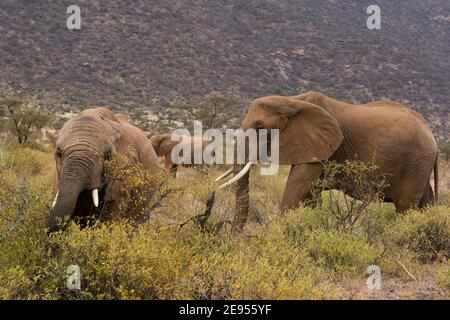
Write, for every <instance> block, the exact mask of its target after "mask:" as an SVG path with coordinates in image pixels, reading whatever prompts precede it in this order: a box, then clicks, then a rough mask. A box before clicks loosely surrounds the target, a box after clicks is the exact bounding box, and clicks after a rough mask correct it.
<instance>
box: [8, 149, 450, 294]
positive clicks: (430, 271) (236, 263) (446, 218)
mask: <svg viewBox="0 0 450 320" xmlns="http://www.w3.org/2000/svg"><path fill="white" fill-rule="evenodd" d="M0 148H1V150H2V151H1V157H0V167H1V168H0V169H1V170H0V185H1V188H0V201H1V215H0V299H1V298H3V299H183V298H184V299H325V298H342V297H343V296H346V295H345V292H346V290H347V288H346V285H345V283H347V282H348V280H349V279H350V280H351V281H353V282H356V283H359V284H360V289H361V290H367V288H366V279H367V275H366V274H365V272H366V270H367V267H368V266H369V265H378V266H380V268H381V272H382V277H383V285H384V283H389V281H391V280H392V281H394V282H395V283H400V284H402V283H414V284H415V285H416V286H417V287H418V288H419V289H418V290H420V286H421V285H422V284H423V283H428V282H430V281H431V282H432V283H434V284H435V291H433V292H432V293H430V295H429V296H427V297H428V298H449V297H450V287H449V285H450V268H449V259H450V256H449V253H450V209H449V206H448V205H449V204H448V203H442V204H441V205H439V206H435V207H430V208H428V209H426V210H423V211H414V210H412V211H410V212H408V213H406V214H404V215H400V216H399V215H397V214H396V213H395V210H394V208H393V206H392V205H391V204H382V203H378V202H372V203H370V204H369V205H367V207H365V208H364V210H363V212H362V213H358V211H356V213H358V214H359V216H358V217H357V219H356V220H355V219H353V220H352V219H350V220H345V219H344V220H343V219H342V216H341V215H339V214H337V213H338V212H337V211H336V207H334V209H332V208H333V202H332V201H335V200H333V199H336V197H339V194H338V193H337V192H336V191H332V192H333V195H334V196H335V198H330V195H329V191H323V192H322V198H323V205H321V206H317V207H316V208H306V207H301V208H298V209H296V210H292V211H291V212H289V213H287V214H286V215H281V214H280V213H279V211H278V209H277V206H278V203H279V202H280V198H281V192H282V186H283V183H284V181H285V178H286V174H287V168H283V169H282V170H281V172H280V174H279V175H277V176H265V177H262V176H259V175H258V173H257V172H256V171H257V170H255V171H253V172H252V178H251V189H250V190H251V203H252V206H251V217H250V222H249V224H248V225H247V227H246V228H245V230H244V232H243V233H240V234H232V233H231V227H230V224H231V222H232V219H233V216H234V196H233V188H228V190H225V191H224V192H223V193H216V198H215V202H214V206H213V210H212V214H211V216H210V217H209V219H208V220H207V221H206V224H205V225H204V228H199V227H198V225H197V224H196V223H195V221H196V220H195V219H192V218H193V217H197V216H199V215H202V214H203V213H204V211H205V205H206V202H207V200H208V199H209V198H210V196H211V193H212V191H213V190H214V189H215V187H217V185H216V184H215V183H214V177H216V176H217V175H218V174H219V172H221V170H222V168H220V169H218V168H209V169H204V170H201V171H195V170H190V169H183V170H181V171H180V177H179V178H177V179H176V180H173V179H171V180H169V181H167V183H168V184H167V186H166V185H165V187H163V188H160V187H158V188H157V189H151V190H153V191H149V190H150V189H149V185H148V184H147V182H148V181H147V180H148V177H147V176H146V175H145V173H142V172H140V171H139V168H129V169H128V171H126V172H125V173H124V176H122V178H121V179H123V180H124V181H127V182H128V184H129V188H127V192H125V193H124V198H123V201H124V202H123V203H128V205H127V206H125V207H123V206H122V207H120V208H121V210H122V211H123V212H124V213H126V214H124V215H123V216H122V217H125V218H129V214H130V210H131V211H133V212H137V214H138V215H139V217H144V219H137V220H136V219H134V220H125V219H122V220H120V219H115V220H113V221H110V222H107V223H101V224H100V223H98V224H96V225H94V226H92V227H89V228H85V229H82V230H80V228H79V226H78V225H76V224H75V223H71V224H70V225H69V227H68V228H67V229H66V230H65V231H63V232H60V233H56V234H53V235H52V236H48V235H47V234H46V232H45V230H44V226H45V218H46V216H47V215H48V212H49V209H50V203H51V201H52V198H53V196H54V191H53V155H52V153H51V152H50V151H39V150H35V149H29V148H27V147H19V146H16V145H7V144H5V143H2V144H1V145H0ZM136 170H137V171H136ZM443 174H444V176H445V172H444V173H443ZM119 176H120V175H119ZM159 182H161V181H159ZM443 196H444V197H446V196H448V195H447V194H445V193H444V194H443ZM330 199H331V200H330ZM343 201H345V200H343ZM130 202H131V205H130V204H129V203H130ZM340 210H341V211H340V213H341V214H344V215H345V214H346V213H347V214H348V213H349V212H350V211H348V208H346V206H345V205H344V204H343V205H342V206H341V207H340ZM353 217H355V216H353ZM350 224H351V225H350ZM74 264H75V265H78V266H80V268H81V290H80V291H78V290H69V289H67V285H66V281H67V273H66V272H67V271H66V270H67V267H68V266H70V265H74ZM386 285H387V284H386Z"/></svg>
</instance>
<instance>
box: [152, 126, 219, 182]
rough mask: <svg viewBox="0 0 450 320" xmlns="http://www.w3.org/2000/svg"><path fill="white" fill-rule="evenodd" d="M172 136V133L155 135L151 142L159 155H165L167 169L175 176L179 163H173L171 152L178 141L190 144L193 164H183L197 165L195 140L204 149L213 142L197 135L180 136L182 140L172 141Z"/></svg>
mask: <svg viewBox="0 0 450 320" xmlns="http://www.w3.org/2000/svg"><path fill="white" fill-rule="evenodd" d="M171 136H172V135H171V134H161V135H155V136H152V137H151V138H150V142H151V143H152V145H153V148H154V149H155V152H156V154H157V155H158V157H164V166H165V168H166V170H169V172H170V174H171V175H172V176H173V177H176V174H177V168H178V165H177V164H175V163H173V161H172V157H171V153H172V150H173V148H174V147H175V146H176V145H177V144H178V143H187V144H190V147H191V165H187V164H186V165H183V166H186V167H195V166H198V165H195V164H193V163H194V152H195V149H196V145H195V143H194V142H195V141H197V144H198V145H201V146H202V150H203V151H204V150H205V148H206V147H207V146H208V145H209V144H210V143H211V142H210V141H209V140H205V139H203V138H202V137H196V136H182V137H180V140H179V141H180V142H178V141H172V140H171ZM200 141H201V142H200Z"/></svg>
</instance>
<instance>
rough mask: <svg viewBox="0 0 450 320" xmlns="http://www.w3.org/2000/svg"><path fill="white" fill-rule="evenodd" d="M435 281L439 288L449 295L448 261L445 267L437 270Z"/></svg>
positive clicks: (449, 273)
mask: <svg viewBox="0 0 450 320" xmlns="http://www.w3.org/2000/svg"><path fill="white" fill-rule="evenodd" d="M437 281H438V284H439V286H440V287H441V288H442V289H443V290H444V291H445V292H446V293H447V294H450V261H447V265H446V266H444V267H442V268H441V269H440V270H438V273H437Z"/></svg>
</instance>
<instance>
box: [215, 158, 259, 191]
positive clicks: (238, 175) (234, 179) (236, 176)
mask: <svg viewBox="0 0 450 320" xmlns="http://www.w3.org/2000/svg"><path fill="white" fill-rule="evenodd" d="M252 164H253V163H252V162H251V161H249V162H247V164H246V165H245V167H244V169H242V170H241V172H239V173H238V174H237V175H235V176H234V177H233V178H232V179H231V180H230V181H228V182H226V183H224V184H223V185H221V186H220V187H219V189H223V188H226V187H228V186H229V185H232V184H233V183H235V182H236V181H238V180H239V179H241V178H242V177H243V176H244V175H245V174H246V173H247V172H248V171H249V170H250V167H251V166H252Z"/></svg>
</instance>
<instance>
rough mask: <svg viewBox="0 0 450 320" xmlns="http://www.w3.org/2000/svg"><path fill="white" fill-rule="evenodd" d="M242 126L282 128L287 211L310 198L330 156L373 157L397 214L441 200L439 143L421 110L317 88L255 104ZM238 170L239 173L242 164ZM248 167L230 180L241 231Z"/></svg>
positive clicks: (283, 204)
mask: <svg viewBox="0 0 450 320" xmlns="http://www.w3.org/2000/svg"><path fill="white" fill-rule="evenodd" d="M241 128H242V129H243V130H247V129H250V128H255V129H264V128H265V129H279V164H281V165H290V166H291V170H290V173H289V176H288V179H287V182H286V187H285V192H284V195H283V198H282V201H281V210H282V211H286V210H288V209H291V208H295V207H297V206H298V205H299V204H300V203H302V202H304V201H305V200H307V199H308V198H309V197H310V191H311V185H312V184H313V182H314V181H316V180H317V179H320V177H321V174H322V172H323V165H322V162H323V161H325V160H334V161H337V162H339V163H343V162H344V161H345V160H350V161H362V162H374V164H375V165H377V166H378V168H379V170H380V171H381V172H382V173H385V174H387V176H388V177H389V178H388V181H387V182H388V188H387V189H386V191H385V195H384V200H385V201H387V202H393V203H394V204H395V207H396V210H397V212H402V211H405V210H407V209H409V208H413V207H424V206H426V205H428V204H432V203H433V202H434V199H435V198H437V197H438V188H437V186H438V162H437V159H438V147H437V144H436V141H435V139H434V137H433V134H432V131H431V129H430V127H429V126H428V124H427V123H426V121H425V120H424V118H423V117H422V116H421V115H420V114H418V113H417V112H415V111H413V110H412V109H410V108H408V107H405V106H403V105H400V104H398V103H395V102H389V101H377V102H371V103H367V104H360V105H357V104H349V103H344V102H341V101H338V100H335V99H332V98H330V97H327V96H325V95H323V94H320V93H318V92H309V93H305V94H302V95H298V96H290V97H282V96H268V97H263V98H259V99H257V100H255V101H254V102H253V103H252V104H251V105H250V107H249V110H248V112H247V114H246V116H245V119H244V120H243V122H242V124H241ZM236 167H237V169H235V173H236V174H237V173H238V172H239V170H241V169H242V166H241V165H239V166H236ZM249 168H250V165H246V166H245V167H244V169H245V170H246V172H245V174H243V173H244V172H240V174H239V178H240V180H238V179H234V178H233V179H232V180H230V181H229V183H227V185H229V184H230V183H234V182H236V180H238V181H237V182H238V184H237V190H236V196H237V211H236V212H237V214H236V218H235V226H236V228H242V227H243V224H244V223H245V221H246V217H247V213H248V207H249V203H248V202H249V196H248V181H249V172H248V170H249ZM433 169H434V175H435V178H434V180H435V190H434V191H435V195H433V190H432V187H431V185H430V176H431V173H432V171H433ZM237 176H238V175H237ZM235 178H236V177H235Z"/></svg>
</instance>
